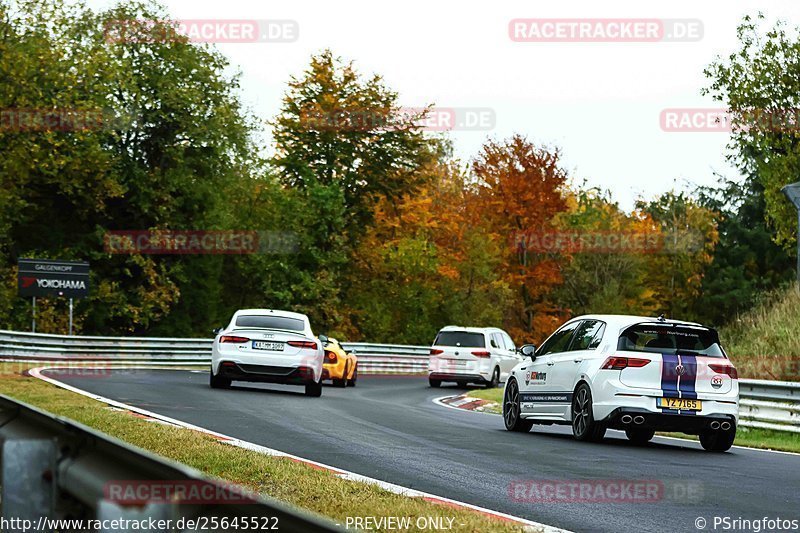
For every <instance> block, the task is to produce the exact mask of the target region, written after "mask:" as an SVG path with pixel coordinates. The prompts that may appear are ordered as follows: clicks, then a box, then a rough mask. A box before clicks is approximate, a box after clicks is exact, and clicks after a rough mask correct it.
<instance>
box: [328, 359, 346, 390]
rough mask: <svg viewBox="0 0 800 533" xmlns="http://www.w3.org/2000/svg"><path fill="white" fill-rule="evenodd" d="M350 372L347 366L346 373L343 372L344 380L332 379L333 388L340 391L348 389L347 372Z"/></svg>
mask: <svg viewBox="0 0 800 533" xmlns="http://www.w3.org/2000/svg"><path fill="white" fill-rule="evenodd" d="M349 370H350V369H349V368H347V365H345V367H344V372H342V379H332V380H331V381H332V382H333V386H334V387H337V388H339V389H343V388H345V387H347V372H348V371H349Z"/></svg>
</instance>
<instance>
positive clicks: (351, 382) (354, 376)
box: [347, 363, 358, 387]
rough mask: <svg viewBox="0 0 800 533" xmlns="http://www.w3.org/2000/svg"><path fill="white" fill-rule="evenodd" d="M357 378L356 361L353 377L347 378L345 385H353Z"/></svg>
mask: <svg viewBox="0 0 800 533" xmlns="http://www.w3.org/2000/svg"><path fill="white" fill-rule="evenodd" d="M357 379H358V363H356V367H355V368H354V369H353V377H352V378H350V379H348V380H347V385H349V386H350V387H355V386H356V380H357Z"/></svg>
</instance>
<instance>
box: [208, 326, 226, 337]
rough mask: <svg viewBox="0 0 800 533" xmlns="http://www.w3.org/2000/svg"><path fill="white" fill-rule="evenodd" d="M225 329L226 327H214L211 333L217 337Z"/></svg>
mask: <svg viewBox="0 0 800 533" xmlns="http://www.w3.org/2000/svg"><path fill="white" fill-rule="evenodd" d="M223 329H225V328H214V329H212V330H211V333H213V334H214V336H215V337H216V336H217V335H219V334H220V333H221V332H222V330H223Z"/></svg>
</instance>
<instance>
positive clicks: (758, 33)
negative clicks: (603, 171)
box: [703, 14, 800, 246]
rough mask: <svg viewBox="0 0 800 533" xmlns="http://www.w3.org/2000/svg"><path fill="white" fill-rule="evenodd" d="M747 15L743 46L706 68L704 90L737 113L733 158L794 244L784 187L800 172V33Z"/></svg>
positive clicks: (780, 235)
mask: <svg viewBox="0 0 800 533" xmlns="http://www.w3.org/2000/svg"><path fill="white" fill-rule="evenodd" d="M764 24H765V17H764V16H763V15H762V14H759V15H758V16H757V17H756V18H755V19H754V18H752V17H750V16H747V17H745V18H744V20H743V21H742V23H741V24H740V25H739V27H738V30H737V36H738V39H739V50H737V51H735V52H733V53H731V54H730V55H729V56H728V57H727V58H725V59H723V58H717V59H716V60H715V61H714V62H713V63H712V64H711V65H710V66H709V67H708V68H707V69H706V70H705V75H706V77H707V78H709V85H708V86H707V87H706V88H705V89H704V90H703V93H704V94H709V95H711V96H712V97H713V98H714V99H715V100H717V101H719V102H721V103H723V104H724V105H725V106H726V107H727V109H728V110H729V111H730V113H731V115H732V125H733V132H732V135H731V142H730V145H729V147H730V149H731V155H730V159H731V160H732V161H733V162H734V163H735V164H736V165H737V166H738V167H739V168H740V169H741V172H742V175H744V176H753V177H754V179H755V180H757V181H758V182H759V184H760V186H761V187H762V188H763V190H764V200H765V213H766V216H767V220H768V221H769V223H770V226H771V227H773V228H774V229H775V235H774V238H775V240H776V242H779V243H782V244H784V245H787V246H790V245H791V244H792V243H793V241H794V236H795V234H796V230H797V219H796V213H795V209H794V207H793V206H792V205H791V204H790V203H789V202H788V201H787V200H786V198H785V197H784V196H783V194H782V193H781V191H780V189H781V187H782V186H784V185H786V184H787V183H790V182H794V181H797V180H798V176H800V142H798V141H800V136H799V134H800V131H798V128H800V120H799V118H800V38H798V30H797V29H796V28H795V29H789V28H788V27H787V25H786V23H785V22H778V23H777V24H775V26H774V27H772V28H771V29H765V28H764Z"/></svg>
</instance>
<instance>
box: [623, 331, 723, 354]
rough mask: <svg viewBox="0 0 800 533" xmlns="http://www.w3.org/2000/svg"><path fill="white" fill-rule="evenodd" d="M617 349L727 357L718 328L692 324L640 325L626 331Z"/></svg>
mask: <svg viewBox="0 0 800 533" xmlns="http://www.w3.org/2000/svg"><path fill="white" fill-rule="evenodd" d="M617 349H618V350H622V351H628V352H651V353H661V354H687V355H703V356H706V357H722V358H724V357H725V352H723V351H722V347H721V346H720V345H719V337H718V335H717V332H716V331H714V330H712V329H707V328H698V327H691V326H669V325H664V326H661V325H658V324H636V325H635V326H631V327H629V328H628V329H626V330H625V331H623V332H622V335H620V337H619V342H618V343H617Z"/></svg>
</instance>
